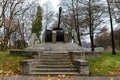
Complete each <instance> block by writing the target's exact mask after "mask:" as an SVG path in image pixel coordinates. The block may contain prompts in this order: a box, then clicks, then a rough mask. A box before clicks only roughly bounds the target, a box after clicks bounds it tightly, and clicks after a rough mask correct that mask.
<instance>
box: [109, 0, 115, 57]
mask: <svg viewBox="0 0 120 80" xmlns="http://www.w3.org/2000/svg"><path fill="white" fill-rule="evenodd" d="M107 4H108V12H109V17H110V25H111V39H112V55H116V52H115V43H114V34H113V22H112V15H111V10H110V1H109V0H107Z"/></svg>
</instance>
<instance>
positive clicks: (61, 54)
mask: <svg viewBox="0 0 120 80" xmlns="http://www.w3.org/2000/svg"><path fill="white" fill-rule="evenodd" d="M41 55H42V56H44V55H45V56H47V55H60V56H63V55H64V56H69V54H66V53H43V54H41Z"/></svg>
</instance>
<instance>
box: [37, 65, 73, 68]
mask: <svg viewBox="0 0 120 80" xmlns="http://www.w3.org/2000/svg"><path fill="white" fill-rule="evenodd" d="M36 68H75V66H74V65H49V66H48V65H38V66H36Z"/></svg>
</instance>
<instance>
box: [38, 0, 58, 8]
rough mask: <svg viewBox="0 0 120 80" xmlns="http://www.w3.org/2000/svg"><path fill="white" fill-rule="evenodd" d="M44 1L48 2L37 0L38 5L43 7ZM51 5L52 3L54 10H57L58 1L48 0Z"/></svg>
mask: <svg viewBox="0 0 120 80" xmlns="http://www.w3.org/2000/svg"><path fill="white" fill-rule="evenodd" d="M46 1H48V0H39V3H40V4H41V5H43V4H44V3H45V2H46ZM49 1H50V2H51V3H52V5H53V6H54V9H55V10H57V9H58V3H59V0H49Z"/></svg>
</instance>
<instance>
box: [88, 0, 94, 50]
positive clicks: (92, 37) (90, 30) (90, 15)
mask: <svg viewBox="0 0 120 80" xmlns="http://www.w3.org/2000/svg"><path fill="white" fill-rule="evenodd" d="M88 13H89V32H90V41H91V51H94V33H93V22H92V12H91V0H89V12H88Z"/></svg>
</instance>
